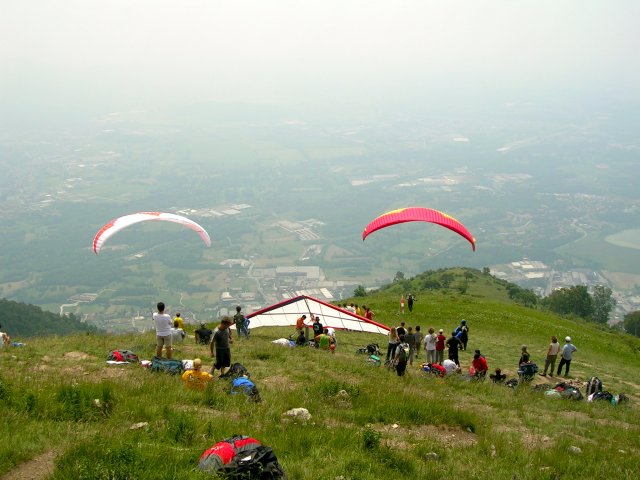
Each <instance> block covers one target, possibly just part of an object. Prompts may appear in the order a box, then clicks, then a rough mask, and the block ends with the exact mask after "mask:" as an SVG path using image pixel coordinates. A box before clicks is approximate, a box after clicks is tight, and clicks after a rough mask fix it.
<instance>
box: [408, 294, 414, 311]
mask: <svg viewBox="0 0 640 480" xmlns="http://www.w3.org/2000/svg"><path fill="white" fill-rule="evenodd" d="M414 301H415V298H413V295H412V294H409V295H407V308H408V309H409V313H412V312H413V302H414Z"/></svg>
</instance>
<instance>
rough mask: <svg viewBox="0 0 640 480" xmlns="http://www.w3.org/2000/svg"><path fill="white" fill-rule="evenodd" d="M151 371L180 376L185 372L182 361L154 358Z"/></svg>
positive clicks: (150, 367)
mask: <svg viewBox="0 0 640 480" xmlns="http://www.w3.org/2000/svg"><path fill="white" fill-rule="evenodd" d="M149 370H151V371H152V372H164V373H168V374H170V375H180V374H182V372H183V371H184V368H183V366H182V360H173V359H169V358H158V357H153V358H152V359H151V365H150V366H149Z"/></svg>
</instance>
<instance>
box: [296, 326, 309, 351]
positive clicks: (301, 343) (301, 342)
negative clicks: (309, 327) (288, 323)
mask: <svg viewBox="0 0 640 480" xmlns="http://www.w3.org/2000/svg"><path fill="white" fill-rule="evenodd" d="M306 344H307V337H306V336H305V334H304V330H300V331H299V332H298V338H296V346H297V347H304V346H305V345H306Z"/></svg>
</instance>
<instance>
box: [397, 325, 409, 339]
mask: <svg viewBox="0 0 640 480" xmlns="http://www.w3.org/2000/svg"><path fill="white" fill-rule="evenodd" d="M396 332H398V336H400V335H406V334H407V329H406V328H405V327H404V322H400V325H399V326H397V327H396Z"/></svg>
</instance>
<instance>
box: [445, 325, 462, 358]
mask: <svg viewBox="0 0 640 480" xmlns="http://www.w3.org/2000/svg"><path fill="white" fill-rule="evenodd" d="M461 346H462V342H461V341H460V339H459V338H458V337H456V332H451V337H449V339H448V340H447V347H448V348H449V360H453V361H454V362H455V363H456V365H458V367H459V366H460V360H458V350H459V348H460V347H461Z"/></svg>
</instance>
